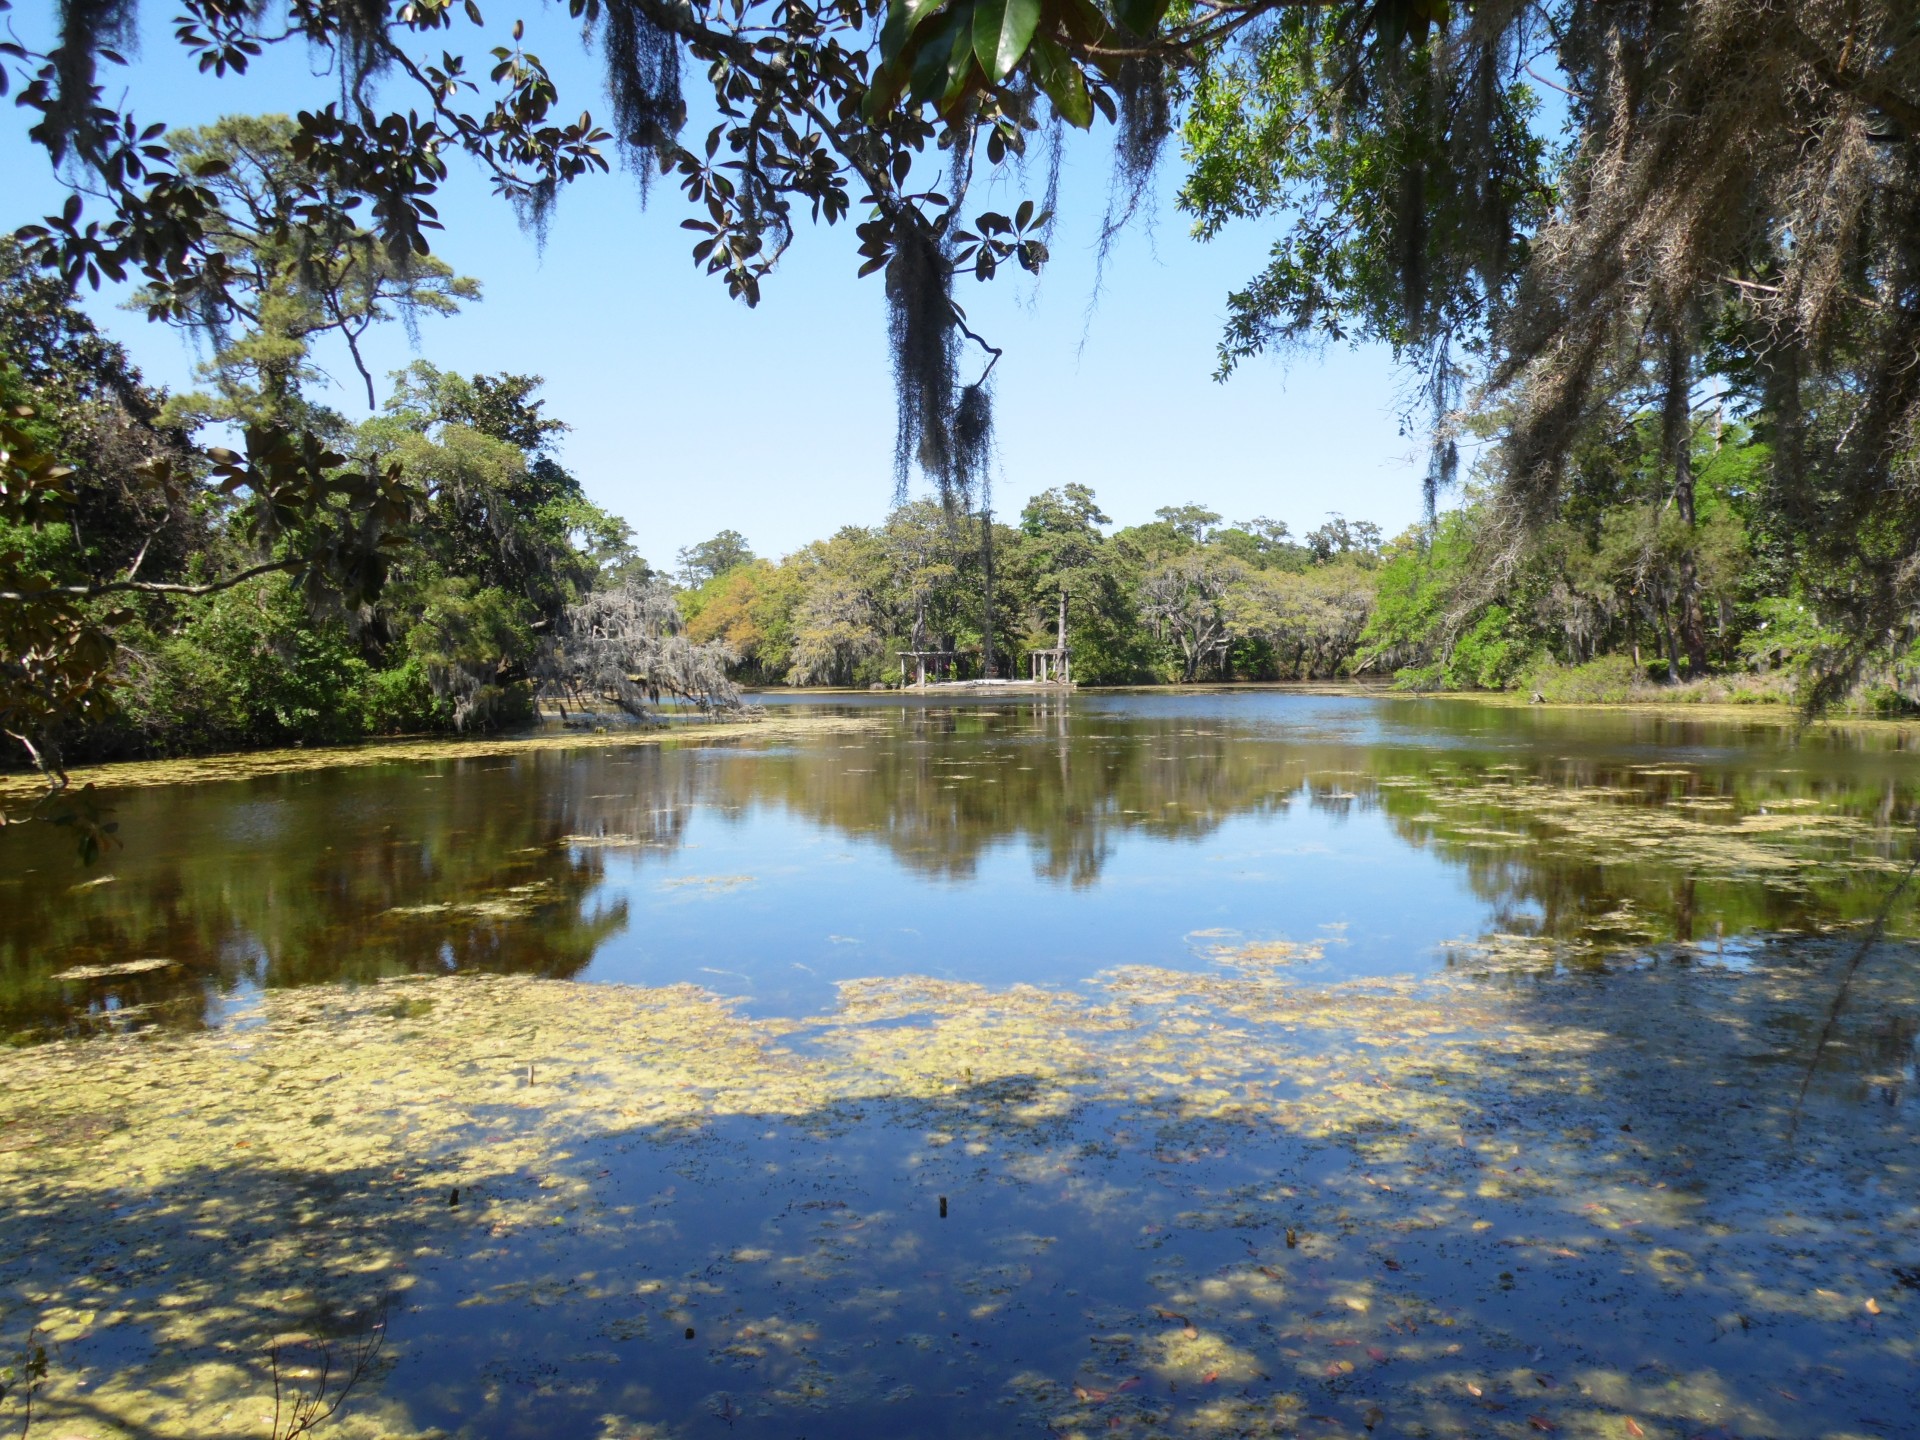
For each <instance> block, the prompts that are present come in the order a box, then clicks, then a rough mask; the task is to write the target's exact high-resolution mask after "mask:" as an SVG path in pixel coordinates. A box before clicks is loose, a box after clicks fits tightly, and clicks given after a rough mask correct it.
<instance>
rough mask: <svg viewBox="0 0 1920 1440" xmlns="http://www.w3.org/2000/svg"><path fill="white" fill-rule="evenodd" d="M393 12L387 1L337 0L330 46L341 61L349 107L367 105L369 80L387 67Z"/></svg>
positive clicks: (343, 89)
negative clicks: (388, 36)
mask: <svg viewBox="0 0 1920 1440" xmlns="http://www.w3.org/2000/svg"><path fill="white" fill-rule="evenodd" d="M390 9H391V7H390V6H389V5H388V4H387V3H386V0H334V4H333V14H332V16H331V19H332V21H333V30H332V33H331V34H330V35H329V36H328V39H327V44H328V45H329V46H330V47H331V48H332V49H333V52H334V54H335V56H336V57H337V58H338V61H339V66H340V98H341V99H342V100H344V101H346V102H347V103H348V104H349V105H353V106H358V105H362V104H365V103H366V102H367V99H368V96H367V93H366V82H367V79H368V77H369V76H372V75H377V74H378V73H379V72H380V71H381V70H383V69H385V68H386V64H387V57H388V45H389V44H390V42H389V41H388V39H387V25H388V24H389V22H390V20H391V15H390Z"/></svg>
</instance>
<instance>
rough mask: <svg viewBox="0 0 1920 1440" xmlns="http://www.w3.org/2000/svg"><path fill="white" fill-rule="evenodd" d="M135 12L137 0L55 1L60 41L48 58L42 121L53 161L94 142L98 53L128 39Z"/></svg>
mask: <svg viewBox="0 0 1920 1440" xmlns="http://www.w3.org/2000/svg"><path fill="white" fill-rule="evenodd" d="M139 10H140V0H60V44H59V46H58V48H56V49H55V50H54V52H53V56H52V58H53V66H54V73H55V75H56V77H57V83H56V86H55V91H54V96H53V104H52V106H51V108H49V109H48V111H47V113H46V120H45V122H44V123H45V126H46V133H47V136H48V140H47V151H48V153H49V154H50V155H51V156H52V157H53V161H54V163H55V164H56V165H58V164H60V163H62V162H63V161H65V160H66V159H67V158H68V157H69V156H70V155H71V154H72V153H73V152H74V151H75V150H81V151H85V150H88V149H91V148H92V147H93V146H94V145H96V144H97V143H98V141H99V138H100V137H99V135H98V134H97V133H96V128H95V127H96V126H97V123H98V122H97V121H96V120H95V119H94V115H93V110H94V97H93V90H94V85H95V84H96V82H97V81H98V78H99V57H100V52H101V51H102V50H106V49H112V48H113V47H115V46H123V45H127V44H129V43H130V42H131V41H132V39H133V38H134V22H135V19H136V17H137V16H138V14H139Z"/></svg>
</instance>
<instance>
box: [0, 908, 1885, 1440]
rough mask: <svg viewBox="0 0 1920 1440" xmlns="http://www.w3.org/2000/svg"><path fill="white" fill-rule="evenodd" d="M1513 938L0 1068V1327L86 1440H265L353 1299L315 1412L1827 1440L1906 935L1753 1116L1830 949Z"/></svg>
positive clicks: (370, 1008) (433, 1015)
mask: <svg viewBox="0 0 1920 1440" xmlns="http://www.w3.org/2000/svg"><path fill="white" fill-rule="evenodd" d="M1550 949H1551V947H1550V946H1549V945H1548V943H1547V942H1542V941H1527V940H1525V939H1523V938H1521V937H1515V938H1512V939H1509V940H1506V941H1503V942H1500V943H1499V944H1496V945H1494V946H1491V947H1488V949H1487V950H1486V951H1485V952H1484V953H1483V954H1480V955H1479V956H1477V957H1465V956H1463V957H1462V958H1463V962H1464V961H1467V960H1471V961H1472V964H1471V965H1470V964H1467V963H1463V964H1462V965H1461V967H1460V968H1459V970H1458V971H1457V973H1455V974H1454V975H1452V976H1451V977H1448V978H1444V979H1441V980H1438V981H1432V982H1415V981H1412V980H1395V981H1376V982H1363V983H1355V984H1349V985H1342V986H1314V985H1305V984H1300V983H1295V982H1290V981H1288V980H1286V979H1284V978H1279V977H1282V976H1283V975H1284V971H1283V970H1273V971H1268V970H1265V969H1262V968H1259V967H1256V968H1254V969H1243V968H1240V967H1237V966H1235V965H1234V964H1232V963H1231V962H1229V963H1224V964H1222V965H1221V966H1219V967H1216V968H1210V969H1209V970H1208V971H1206V972H1204V973H1189V972H1185V971H1176V970H1168V969H1161V968H1156V967H1150V966H1132V967H1125V968H1122V969H1118V970H1115V971H1112V972H1109V973H1108V974H1106V975H1105V976H1103V977H1102V978H1101V979H1100V981H1099V982H1098V983H1097V984H1095V985H1093V986H1090V987H1087V988H1084V989H1067V990H1062V989H1049V988H1043V987H1037V986H1016V987H1013V988H1011V989H997V990H996V989H992V988H989V987H982V986H978V985H969V984H964V983H958V982H953V981H946V980H939V979H934V978H927V977H891V978H873V979H868V980H863V981H860V982H857V983H851V984H847V985H845V986H843V987H842V989H841V1001H840V1003H839V1005H837V1006H836V1007H835V1008H834V1010H832V1011H831V1012H830V1013H828V1014H825V1015H821V1016H814V1017H808V1018H804V1019H777V1018H775V1019H751V1018H748V1017H746V1016H744V1015H743V1014H742V1013H741V1012H740V1011H738V1010H737V1009H736V1008H734V1007H733V1006H730V1005H728V1004H726V1003H723V1002H721V1001H719V1000H717V999H716V998H715V997H713V996H712V995H710V994H707V993H705V992H702V991H700V990H698V989H695V988H693V987H685V986H682V987H665V988H657V989H639V988H628V987H615V986H599V987H584V988H583V987H579V986H573V985H568V984H565V983H561V982H553V981H544V980H538V979H528V978H514V977H479V976H475V977H460V976H456V977H449V978H443V979H399V980H393V981H389V982H386V983H382V984H377V985H371V986H365V987H359V988H342V987H332V986H319V987H311V988H306V989H299V990H290V991H277V992H269V993H268V994H267V995H266V996H265V997H264V999H263V1001H262V1006H261V1010H260V1013H259V1015H258V1016H257V1018H256V1019H255V1020H254V1021H253V1022H252V1023H250V1024H248V1025H247V1026H245V1027H243V1028H236V1029H229V1030H222V1031H214V1032H203V1033H199V1034H192V1035H168V1034H163V1033H158V1032H147V1033H144V1034H140V1035H129V1036H121V1037H116V1038H106V1039H95V1040H89V1041H74V1042H64V1043H60V1044H55V1045H48V1046H41V1047H37V1048H35V1049H32V1050H28V1051H18V1052H14V1053H12V1054H10V1055H6V1056H4V1057H0V1197H4V1201H5V1203H6V1205H7V1209H8V1213H9V1216H10V1223H9V1226H8V1232H7V1242H6V1246H5V1251H4V1254H0V1311H3V1315H0V1329H3V1334H0V1338H4V1339H5V1340H6V1341H7V1342H9V1343H12V1342H14V1341H16V1340H17V1339H18V1338H19V1337H20V1335H22V1334H23V1333H24V1332H25V1329H26V1327H27V1326H29V1325H37V1326H39V1327H40V1330H41V1332H42V1333H44V1334H45V1335H46V1336H47V1337H48V1338H49V1341H50V1342H51V1353H52V1354H53V1355H54V1357H55V1358H54V1361H53V1364H52V1365H51V1367H50V1373H49V1375H48V1378H47V1381H46V1384H45V1386H44V1387H43V1391H42V1395H41V1399H40V1402H39V1403H40V1405H41V1406H42V1407H43V1414H44V1415H45V1417H46V1423H47V1424H48V1426H49V1428H50V1429H51V1431H52V1432H53V1433H57V1434H63V1435H68V1434H70V1435H75V1436H87V1437H105V1436H116V1435H125V1434H130V1433H134V1432H135V1431H138V1432H139V1433H143V1434H148V1435H156V1436H158V1435H185V1434H193V1435H208V1436H217V1435H226V1434H233V1435H240V1434H259V1433H263V1431H264V1429H265V1428H266V1427H265V1425H264V1424H263V1417H264V1416H265V1415H266V1414H267V1412H268V1411H270V1410H271V1387H270V1379H271V1376H270V1366H269V1354H270V1348H269V1347H270V1345H271V1343H272V1342H273V1340H274V1337H275V1336H280V1335H284V1334H286V1333H288V1332H296V1331H297V1332H303V1333H329V1332H328V1331H327V1330H326V1329H325V1328H324V1327H325V1326H326V1325H329V1324H330V1325H331V1326H332V1332H331V1333H336V1334H342V1335H350V1334H354V1333H360V1334H364V1333H366V1327H367V1326H368V1325H370V1324H371V1323H372V1319H373V1317H375V1316H377V1315H385V1316H386V1317H388V1318H387V1327H388V1328H387V1330H386V1331H385V1336H386V1339H385V1346H386V1350H385V1353H384V1355H383V1356H382V1358H381V1360H380V1362H379V1365H378V1366H377V1367H375V1369H374V1371H373V1373H371V1375H370V1378H369V1379H367V1380H366V1381H365V1382H363V1386H362V1389H361V1391H360V1392H358V1393H356V1394H355V1395H354V1396H353V1397H352V1398H351V1400H350V1401H349V1403H348V1404H347V1405H346V1407H345V1408H344V1409H343V1410H342V1412H341V1414H340V1415H339V1416H338V1417H336V1418H335V1420H334V1421H333V1423H332V1424H331V1425H330V1426H329V1429H328V1433H334V1434H340V1435H343V1436H349V1435H355V1434H364V1435H374V1434H384V1435H396V1436H397V1435H419V1434H424V1433H426V1432H428V1431H430V1430H432V1431H438V1432H443V1433H468V1434H474V1435H480V1434H508V1433H517V1431H518V1430H519V1429H521V1428H528V1427H537V1426H538V1425H541V1424H544V1425H546V1426H548V1427H549V1428H553V1427H558V1428H561V1429H565V1428H568V1427H569V1426H572V1427H573V1428H576V1429H578V1430H579V1431H581V1433H586V1432H587V1431H589V1430H592V1429H593V1428H595V1427H596V1426H602V1425H603V1426H604V1427H605V1433H607V1434H620V1435H641V1434H646V1435H654V1436H660V1437H665V1436H684V1435H692V1434H697V1433H700V1427H701V1425H702V1424H705V1423H710V1422H711V1421H712V1420H714V1419H715V1418H718V1419H721V1420H723V1421H726V1422H728V1423H730V1424H731V1425H732V1426H733V1428H735V1429H738V1430H741V1431H742V1432H743V1433H748V1434H758V1433H767V1434H784V1433H789V1431H790V1428H791V1425H792V1424H793V1423H803V1424H809V1425H824V1426H826V1427H827V1428H829V1429H831V1430H832V1431H833V1432H834V1433H840V1434H853V1433H873V1434H883V1433H888V1434H890V1433H910V1432H912V1431H914V1430H915V1429H916V1428H917V1427H919V1426H921V1425H923V1424H924V1423H926V1422H927V1421H928V1420H929V1419H930V1417H932V1416H933V1415H935V1414H939V1415H944V1416H948V1417H951V1416H953V1415H956V1414H958V1415H963V1416H965V1415H971V1416H976V1417H977V1422H976V1423H977V1424H978V1426H979V1427H980V1428H981V1429H983V1430H985V1429H1009V1428H1010V1429H1020V1428H1033V1429H1039V1428H1043V1427H1044V1428H1050V1429H1051V1430H1052V1432H1053V1433H1054V1434H1057V1435H1085V1436H1088V1437H1091V1436H1093V1435H1095V1434H1101V1435H1105V1434H1109V1433H1114V1432H1116V1431H1117V1432H1119V1433H1123V1434H1131V1435H1136V1436H1174V1435H1182V1436H1222V1437H1224V1436H1240V1435H1248V1434H1267V1433H1288V1432H1290V1431H1291V1430H1292V1429H1293V1428H1295V1427H1297V1426H1299V1425H1300V1424H1301V1423H1302V1422H1303V1421H1305V1420H1308V1419H1310V1418H1311V1417H1313V1416H1316V1415H1317V1416H1325V1417H1327V1418H1326V1419H1324V1420H1320V1421H1316V1422H1314V1423H1315V1425H1316V1428H1317V1429H1319V1430H1321V1431H1323V1432H1324V1433H1327V1434H1348V1435H1359V1434H1361V1433H1364V1432H1365V1431H1367V1430H1370V1429H1371V1430H1374V1431H1375V1433H1402V1434H1405V1433H1418V1432H1420V1431H1424V1432H1425V1433H1429V1434H1436V1435H1440V1434H1458V1435H1488V1434H1514V1435H1522V1434H1529V1433H1538V1427H1536V1426H1533V1425H1532V1421H1533V1418H1534V1417H1538V1418H1539V1419H1540V1420H1541V1421H1542V1422H1544V1423H1545V1424H1546V1425H1550V1426H1552V1427H1554V1428H1555V1429H1557V1430H1560V1431H1563V1432H1565V1433H1568V1434H1576V1435H1582V1434H1591V1435H1607V1436H1614V1435H1621V1434H1630V1433H1632V1432H1631V1431H1629V1430H1627V1429H1626V1428H1625V1424H1626V1421H1627V1420H1629V1419H1631V1420H1632V1421H1633V1422H1634V1424H1636V1425H1638V1426H1639V1427H1640V1428H1641V1430H1642V1432H1643V1433H1645V1434H1648V1435H1668V1436H1672V1435H1678V1434H1692V1433H1695V1432H1696V1431H1698V1430H1699V1429H1701V1428H1703V1427H1709V1426H1724V1427H1727V1428H1728V1429H1729V1430H1731V1431H1732V1432H1733V1433H1749V1434H1751V1433H1764V1434H1769V1435H1780V1436H1790V1435H1816V1434H1820V1435H1833V1434H1853V1433H1862V1434H1864V1433H1872V1432H1871V1428H1870V1426H1869V1424H1868V1420H1869V1418H1870V1417H1873V1416H1876V1415H1885V1414H1887V1413H1890V1407H1893V1406H1896V1405H1897V1404H1898V1403H1899V1400H1900V1398H1901V1396H1902V1394H1903V1393H1904V1386H1905V1385H1906V1383H1907V1382H1906V1380H1905V1379H1904V1378H1902V1377H1905V1376H1910V1375H1911V1373H1912V1366H1913V1364H1914V1363H1915V1361H1916V1360H1920V1328H1917V1327H1916V1324H1915V1316H1916V1314H1917V1313H1920V1302H1915V1301H1914V1300H1913V1299H1912V1298H1911V1297H1912V1291H1911V1289H1910V1288H1909V1287H1908V1285H1907V1283H1906V1282H1904V1281H1903V1280H1901V1279H1900V1275H1901V1274H1902V1273H1903V1271H1902V1267H1904V1266H1908V1265H1910V1264H1911V1263H1912V1261H1913V1259H1914V1255H1913V1253H1912V1252H1913V1248H1914V1246H1915V1245H1917V1244H1920V1211H1917V1210H1916V1209H1915V1207H1914V1202H1913V1199H1912V1197H1913V1194H1914V1193H1915V1191H1914V1183H1913V1182H1914V1180H1915V1179H1916V1178H1920V1161H1916V1159H1915V1156H1916V1155H1920V1147H1916V1146H1915V1145H1914V1139H1915V1137H1914V1134H1913V1125H1914V1120H1915V1106H1914V1104H1913V1086H1914V1073H1913V1039H1914V1036H1915V1034H1916V1033H1920V987H1916V984H1915V980H1914V975H1915V969H1914V965H1913V962H1914V960H1915V959H1916V958H1920V957H1916V956H1915V955H1914V954H1913V953H1912V952H1910V951H1908V950H1905V949H1893V950H1890V951H1889V952H1887V953H1886V954H1885V955H1884V956H1883V957H1882V963H1877V964H1876V965H1875V966H1873V967H1871V969H1870V973H1869V978H1868V981H1867V989H1866V990H1865V991H1864V992H1863V993H1862V994H1861V995H1860V996H1858V997H1856V1000H1857V1003H1856V1005H1855V1007H1854V1008H1853V1010H1852V1011H1851V1012H1850V1018H1849V1020H1848V1021H1847V1023H1846V1024H1845V1026H1844V1027H1843V1033H1842V1035H1841V1037H1840V1043H1839V1044H1838V1045H1837V1046H1836V1047H1834V1048H1833V1049H1832V1050H1831V1051H1830V1053H1829V1055H1828V1056H1827V1058H1826V1061H1825V1062H1824V1064H1823V1068H1822V1070H1821V1072H1820V1076H1819V1077H1818V1080H1819V1083H1818V1084H1816V1086H1815V1087H1814V1092H1813V1100H1812V1102H1811V1103H1812V1104H1813V1105H1814V1106H1815V1107H1816V1109H1817V1113H1818V1117H1819V1118H1818V1124H1817V1125H1813V1126H1809V1127H1806V1129H1805V1131H1804V1133H1803V1135H1802V1137H1801V1138H1800V1139H1799V1140H1797V1141H1795V1142H1793V1143H1792V1144H1791V1145H1789V1143H1788V1141H1787V1139H1786V1130H1787V1126H1788V1123H1789V1120H1790V1115H1789V1111H1790V1108H1791V1103H1792V1097H1793V1093H1794V1090H1795V1088H1796V1085H1797V1082H1798V1078H1799V1067H1800V1065H1801V1064H1802V1062H1803V1061H1804V1060H1805V1058H1806V1056H1807V1053H1808V1051H1809V1048H1810V1047H1809V1046H1808V1044H1807V1041H1808V1039H1809V1036H1810V1034H1811V1030H1812V1029H1813V1028H1817V1025H1818V1020H1819V1012H1820V1010H1821V1008H1822V1004H1823V1001H1824V994H1825V992H1824V988H1823V987H1825V985H1826V984H1827V983H1828V981H1829V980H1830V977H1831V975H1832V973H1833V969H1834V967H1835V965H1836V964H1837V956H1838V955H1839V954H1840V952H1841V951H1842V950H1843V949H1844V945H1843V944H1842V943H1841V942H1840V941H1839V940H1834V941H1818V940H1802V941H1798V942H1785V941H1782V942H1778V943H1777V944H1774V945H1772V946H1769V947H1765V948H1764V951H1763V952H1762V953H1759V954H1756V955H1755V956H1753V957H1751V959H1750V962H1749V964H1748V968H1747V969H1745V970H1744V971H1740V972H1736V971H1732V970H1728V969H1726V968H1723V967H1715V966H1711V965H1702V964H1697V963H1691V962H1689V961H1687V960H1686V959H1685V958H1684V957H1668V958H1661V957H1651V958H1646V959H1642V960H1640V961H1637V962H1634V963H1632V964H1626V963H1623V964H1621V965H1620V966H1618V967H1617V969H1616V971H1615V973H1613V974H1612V975H1610V976H1609V977H1608V980H1607V983H1606V985H1605V986H1603V987H1597V986H1595V985H1594V984H1593V982H1592V981H1591V980H1590V979H1588V978H1586V977H1584V976H1582V975H1578V974H1574V975H1562V976H1559V977H1558V978H1553V977H1552V971H1551V961H1552V957H1551V955H1550V954H1547V953H1546V952H1547V951H1548V950H1550ZM1543 972H1544V973H1546V974H1547V975H1548V977H1549V978H1547V979H1544V980H1543V979H1542V978H1540V977H1541V975H1542V973H1543ZM1903 1041H1904V1045H1903ZM949 1202H950V1203H949ZM356 1326H358V1327H360V1328H359V1330H358V1331H356V1330H355V1327H356ZM456 1337H458V1338H457V1339H456ZM4 1413H5V1412H4V1410H0V1414H4ZM803 1416H812V1417H817V1418H815V1419H813V1420H804V1421H803V1420H802V1419H801V1417H803ZM569 1417H573V1418H571V1419H570V1418H569ZM1849 1417H1851V1418H1849ZM782 1426H787V1427H788V1429H785V1430H783V1429H781V1428H780V1427H782ZM1381 1427H1384V1428H1381Z"/></svg>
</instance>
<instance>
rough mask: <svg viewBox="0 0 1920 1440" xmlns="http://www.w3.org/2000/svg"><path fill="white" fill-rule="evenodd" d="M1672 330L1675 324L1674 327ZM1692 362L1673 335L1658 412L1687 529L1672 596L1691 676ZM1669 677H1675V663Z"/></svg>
mask: <svg viewBox="0 0 1920 1440" xmlns="http://www.w3.org/2000/svg"><path fill="white" fill-rule="evenodd" d="M1676 329H1677V327H1676ZM1692 376H1693V366H1692V362H1691V356H1690V355H1689V353H1688V351H1687V348H1686V342H1685V341H1684V340H1683V339H1682V338H1681V337H1680V335H1679V334H1678V333H1676V334H1675V335H1674V337H1673V339H1672V340H1670V341H1669V342H1668V344H1667V403H1666V414H1665V416H1664V421H1665V426H1664V428H1665V430H1666V436H1665V438H1666V442H1667V449H1668V451H1669V452H1670V453H1671V454H1672V456H1673V503H1674V508H1675V509H1676V510H1678V511H1679V513H1680V523H1681V524H1682V525H1684V526H1686V527H1687V538H1686V548H1685V550H1683V551H1682V552H1681V555H1680V591H1679V594H1677V595H1676V596H1675V597H1674V608H1675V609H1676V610H1677V611H1679V621H1680V639H1681V641H1682V642H1683V643H1684V644H1685V645H1686V647H1687V664H1688V667H1689V669H1690V670H1691V671H1692V673H1693V676H1694V678H1695V679H1698V678H1699V677H1700V676H1702V675H1704V674H1706V673H1707V627H1706V621H1705V620H1704V619H1703V618H1702V616H1701V614H1700V580H1699V571H1698V569H1697V568H1696V561H1695V558H1694V545H1695V540H1694V510H1693V414H1692V409H1691V407H1690V406H1689V405H1688V403H1687V401H1688V399H1689V398H1690V396H1691V394H1692V385H1691V380H1692ZM1672 678H1673V679H1675V680H1678V679H1679V678H1680V670H1679V667H1678V666H1675V667H1674V672H1673V677H1672Z"/></svg>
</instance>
